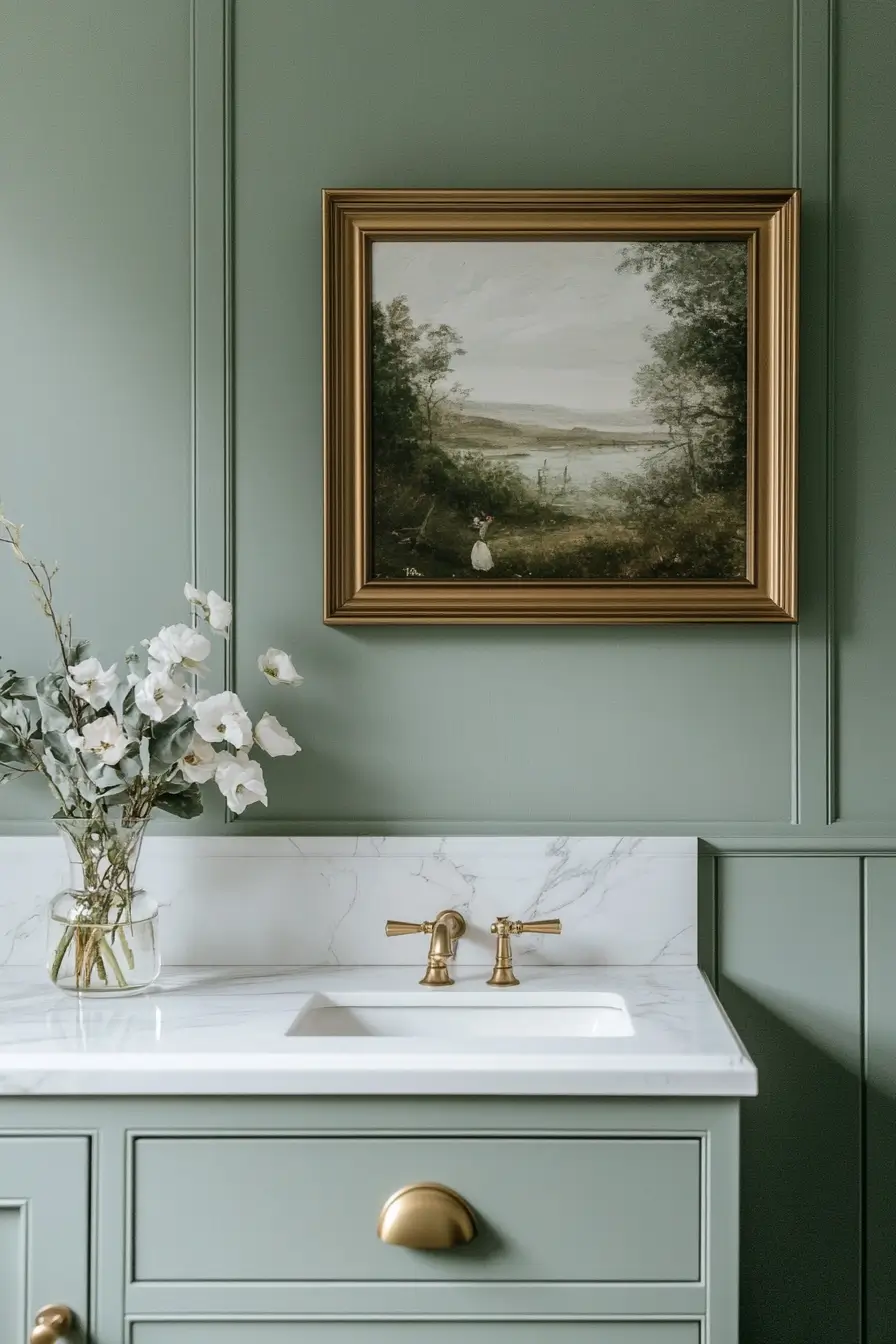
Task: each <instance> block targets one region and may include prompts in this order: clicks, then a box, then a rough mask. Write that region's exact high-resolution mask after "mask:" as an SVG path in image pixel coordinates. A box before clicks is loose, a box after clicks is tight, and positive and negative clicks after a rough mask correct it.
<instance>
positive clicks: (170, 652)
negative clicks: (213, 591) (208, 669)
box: [146, 624, 212, 672]
mask: <svg viewBox="0 0 896 1344" xmlns="http://www.w3.org/2000/svg"><path fill="white" fill-rule="evenodd" d="M211 651H212V646H211V644H210V643H209V641H208V640H207V639H206V637H205V635H202V634H200V633H199V631H198V630H194V629H193V627H192V625H183V624H181V625H166V626H163V628H162V629H161V630H160V631H159V633H158V634H157V635H155V636H154V637H153V638H152V639H151V640H150V641H149V643H148V644H147V646H146V652H147V655H148V657H149V665H150V671H152V672H171V670H172V668H180V667H183V668H185V669H186V670H187V671H188V672H204V671H205V668H204V667H203V662H204V660H205V659H206V658H207V657H208V656H209V654H210V653H211Z"/></svg>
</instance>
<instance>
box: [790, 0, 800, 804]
mask: <svg viewBox="0 0 896 1344" xmlns="http://www.w3.org/2000/svg"><path fill="white" fill-rule="evenodd" d="M802 60H803V5H802V0H793V113H792V115H793V129H792V135H793V140H792V149H791V153H792V163H793V181H794V183H795V184H796V185H797V186H802V167H803V93H802ZM800 672H801V667H800V625H799V621H797V623H796V624H795V625H793V626H792V627H791V631H790V824H791V825H792V826H799V824H800V822H801V820H802V773H801V768H800V762H801V734H802V717H801V716H802V705H801V701H800Z"/></svg>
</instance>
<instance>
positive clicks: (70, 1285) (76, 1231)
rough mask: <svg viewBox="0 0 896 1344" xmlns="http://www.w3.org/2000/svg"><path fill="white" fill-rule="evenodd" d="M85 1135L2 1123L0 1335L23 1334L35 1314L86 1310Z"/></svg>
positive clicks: (9, 1340) (11, 1339)
mask: <svg viewBox="0 0 896 1344" xmlns="http://www.w3.org/2000/svg"><path fill="white" fill-rule="evenodd" d="M89 1179H90V1141H89V1139H87V1138H86V1137H72V1136H66V1137H61V1136H60V1137H44V1136H41V1137H37V1136H34V1137H30V1136H27V1137H26V1136H23V1135H20V1134H6V1133H3V1132H2V1130H0V1341H2V1344H19V1342H20V1341H22V1344H24V1341H26V1340H27V1339H28V1335H29V1334H30V1331H31V1324H32V1322H33V1320H34V1316H35V1313H36V1312H37V1311H39V1310H40V1308H41V1307H43V1306H46V1305H47V1303H49V1302H57V1301H58V1302H64V1303H66V1304H67V1305H68V1306H70V1307H71V1308H72V1311H73V1312H75V1313H76V1314H77V1315H78V1316H79V1317H81V1318H82V1319H83V1318H84V1317H85V1316H86V1314H87V1285H88V1260H89V1251H90V1198H89Z"/></svg>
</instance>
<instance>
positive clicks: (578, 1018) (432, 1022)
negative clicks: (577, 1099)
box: [287, 989, 634, 1040]
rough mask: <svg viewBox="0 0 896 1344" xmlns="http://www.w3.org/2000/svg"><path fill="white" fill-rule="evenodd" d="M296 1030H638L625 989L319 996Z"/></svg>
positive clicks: (463, 1033)
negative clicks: (611, 991) (612, 991)
mask: <svg viewBox="0 0 896 1344" xmlns="http://www.w3.org/2000/svg"><path fill="white" fill-rule="evenodd" d="M287 1035H289V1036H305V1037H322V1036H378V1037H392V1038H395V1037H403V1038H405V1039H407V1038H417V1039H419V1038H422V1037H426V1038H429V1039H433V1038H435V1039H441V1040H458V1039H469V1038H471V1037H479V1038H486V1039H487V1038H507V1037H517V1038H524V1039H528V1040H532V1039H537V1038H539V1037H543V1036H565V1037H579V1038H581V1037H586V1038H587V1037H603V1036H632V1035H634V1027H633V1026H632V1020H631V1017H630V1016H629V1012H628V1009H627V1008H626V1006H625V1000H624V999H623V998H622V996H621V995H619V994H599V993H588V992H581V993H578V992H573V991H570V992H566V993H557V994H550V993H525V992H522V993H520V992H518V991H507V990H500V989H499V990H495V991H493V992H491V993H481V994H479V993H466V992H465V993H463V994H444V992H442V993H440V992H439V991H438V990H436V991H433V990H429V991H426V992H423V993H419V994H418V993H413V992H410V993H407V994H400V995H396V994H372V993H371V994H315V995H313V996H312V997H311V999H310V1000H309V1002H308V1003H307V1004H306V1005H305V1007H304V1008H303V1009H302V1011H301V1012H300V1013H299V1015H298V1017H297V1018H296V1020H295V1021H294V1022H293V1024H292V1026H291V1027H290V1028H289V1031H288V1032H287Z"/></svg>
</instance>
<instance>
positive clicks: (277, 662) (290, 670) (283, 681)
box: [258, 649, 305, 686]
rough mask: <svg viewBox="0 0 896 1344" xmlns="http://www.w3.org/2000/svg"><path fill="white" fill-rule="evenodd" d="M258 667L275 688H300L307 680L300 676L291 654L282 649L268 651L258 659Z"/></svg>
mask: <svg viewBox="0 0 896 1344" xmlns="http://www.w3.org/2000/svg"><path fill="white" fill-rule="evenodd" d="M258 666H259V667H260V669H261V671H262V672H263V673H264V675H265V676H266V677H267V679H268V681H269V682H271V684H272V685H274V686H300V685H301V684H302V682H303V681H304V680H305V678H304V677H300V676H299V674H298V672H297V671H296V669H295V667H294V666H293V662H292V659H291V658H290V656H289V654H288V653H284V652H283V650H282V649H268V651H267V653H263V654H262V655H261V657H260V658H259V659H258Z"/></svg>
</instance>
